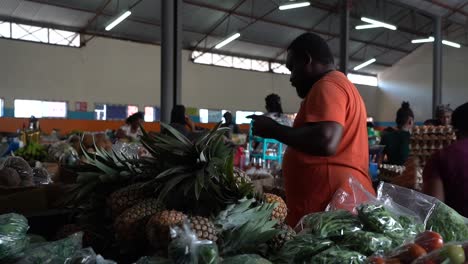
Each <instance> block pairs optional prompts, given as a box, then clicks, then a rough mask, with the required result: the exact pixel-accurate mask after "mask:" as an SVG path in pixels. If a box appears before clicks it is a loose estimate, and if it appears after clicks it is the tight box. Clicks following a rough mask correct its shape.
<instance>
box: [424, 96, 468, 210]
mask: <svg viewBox="0 0 468 264" xmlns="http://www.w3.org/2000/svg"><path fill="white" fill-rule="evenodd" d="M467 117H468V103H465V104H464V105H462V106H460V107H458V108H457V109H455V111H454V112H453V116H452V125H453V128H454V130H455V133H456V135H457V141H456V142H455V143H453V144H452V145H450V146H448V147H446V148H444V149H442V150H441V151H439V152H437V153H435V154H434V155H433V156H432V157H431V159H430V160H429V162H428V163H427V165H426V167H425V168H424V173H423V192H424V193H425V194H428V195H431V196H434V197H435V198H437V199H439V200H441V201H442V202H444V203H446V204H447V205H448V206H450V207H452V208H453V209H455V210H456V211H458V212H459V213H460V214H462V215H463V216H465V217H468V195H466V191H467V190H468V118H467Z"/></svg>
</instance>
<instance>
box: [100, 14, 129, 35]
mask: <svg viewBox="0 0 468 264" xmlns="http://www.w3.org/2000/svg"><path fill="white" fill-rule="evenodd" d="M131 14H132V11H130V10H127V11H125V12H123V13H122V14H120V15H119V16H117V17H116V18H115V19H114V20H112V22H110V23H109V25H107V26H106V31H109V30H111V29H113V28H114V27H115V26H117V25H118V24H120V23H121V22H122V21H124V20H125V19H126V18H127V17H129V16H130V15H131Z"/></svg>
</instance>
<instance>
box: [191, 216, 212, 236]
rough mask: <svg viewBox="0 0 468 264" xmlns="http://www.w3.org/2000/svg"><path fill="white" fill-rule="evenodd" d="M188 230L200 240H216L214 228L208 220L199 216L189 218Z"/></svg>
mask: <svg viewBox="0 0 468 264" xmlns="http://www.w3.org/2000/svg"><path fill="white" fill-rule="evenodd" d="M189 222H190V228H191V229H192V231H193V233H195V235H197V238H198V239H200V240H211V241H213V242H216V240H218V236H217V231H216V228H215V226H214V224H213V222H211V221H210V220H209V219H208V218H205V217H201V216H192V217H190V218H189Z"/></svg>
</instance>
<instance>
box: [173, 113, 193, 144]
mask: <svg viewBox="0 0 468 264" xmlns="http://www.w3.org/2000/svg"><path fill="white" fill-rule="evenodd" d="M170 126H171V127H173V128H175V129H176V130H177V131H179V132H180V133H181V134H182V135H184V136H186V137H187V138H190V137H191V135H192V132H194V131H195V124H194V123H193V121H192V120H191V119H190V117H189V116H188V115H186V114H185V106H183V105H176V106H174V108H172V111H171V123H170Z"/></svg>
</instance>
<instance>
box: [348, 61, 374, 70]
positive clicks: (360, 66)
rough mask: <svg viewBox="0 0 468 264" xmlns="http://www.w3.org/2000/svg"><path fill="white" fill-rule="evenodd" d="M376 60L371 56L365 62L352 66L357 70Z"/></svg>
mask: <svg viewBox="0 0 468 264" xmlns="http://www.w3.org/2000/svg"><path fill="white" fill-rule="evenodd" d="M376 61H377V60H376V59H375V58H372V59H370V60H368V61H366V62H363V63H361V64H359V65H358V66H356V67H354V68H353V70H355V71H359V70H360V69H362V68H364V67H367V66H369V65H371V64H372V63H374V62H376Z"/></svg>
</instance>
